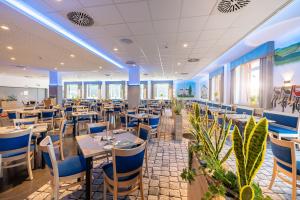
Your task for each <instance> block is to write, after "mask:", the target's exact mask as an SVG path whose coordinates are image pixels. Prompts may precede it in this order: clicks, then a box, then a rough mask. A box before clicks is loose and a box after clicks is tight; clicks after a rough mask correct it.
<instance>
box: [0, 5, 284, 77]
mask: <svg viewBox="0 0 300 200" xmlns="http://www.w3.org/2000/svg"><path fill="white" fill-rule="evenodd" d="M1 1H2V2H4V1H5V0H0V2H1ZM20 1H21V0H20ZM22 2H23V3H25V4H27V5H29V6H31V7H32V8H34V9H35V10H37V11H38V12H40V13H42V14H43V15H45V16H47V17H48V18H50V19H51V20H53V21H55V22H56V23H58V24H60V25H61V26H63V27H64V28H65V29H67V30H68V31H70V32H71V33H73V34H74V35H76V36H78V37H80V38H81V39H82V40H84V41H86V42H87V43H89V44H90V45H92V46H93V47H95V48H96V49H99V50H101V51H103V52H106V53H107V55H109V56H110V57H111V58H112V59H114V60H116V61H120V62H121V63H122V65H124V66H125V68H126V67H130V66H131V65H135V64H136V65H139V66H140V67H141V73H142V79H150V78H151V79H188V78H191V77H193V76H194V75H195V74H198V73H199V72H201V70H202V69H203V68H205V67H206V66H207V65H209V64H210V63H211V62H213V61H214V60H215V59H217V58H218V57H219V56H220V55H222V54H223V53H224V52H226V51H227V50H228V49H229V48H230V47H232V46H233V45H234V44H236V43H237V42H238V41H240V40H241V39H242V38H244V37H245V36H246V35H247V34H248V33H250V32H251V31H253V30H254V29H255V28H256V27H257V26H258V25H260V24H261V23H263V22H264V21H265V20H267V19H268V18H270V17H271V16H273V15H274V14H275V13H276V12H278V11H279V10H280V9H282V8H283V7H284V6H285V5H286V4H287V3H289V2H290V0H276V1H274V0H263V1H261V0H249V1H247V4H245V5H243V6H240V7H239V8H238V9H235V8H234V7H233V8H232V11H230V12H229V11H228V12H222V11H221V10H220V5H223V8H222V9H223V11H224V10H226V9H227V10H228V9H230V6H231V7H232V6H234V5H229V4H227V5H225V4H224V2H226V1H224V0H39V1H36V0H22ZM231 2H239V1H237V0H235V1H231ZM222 3H223V4H222ZM226 6H227V7H226ZM228 6H229V7H228ZM70 12H77V13H81V14H82V15H78V16H74V17H75V18H74V19H75V20H77V21H78V23H82V24H84V23H90V22H91V21H86V18H84V17H82V16H85V15H86V16H88V17H89V18H90V20H92V21H93V23H91V24H90V25H89V26H80V25H78V24H75V23H74V22H72V21H70V20H69V18H70V17H69V18H68V14H69V13H70ZM69 15H70V14H69ZM76 17H77V18H76ZM0 25H7V26H8V27H9V30H1V29H0V38H1V39H0V46H1V48H0V49H1V50H0V68H1V69H3V70H4V69H14V68H16V70H22V69H21V68H17V67H16V66H23V68H26V69H28V70H30V69H34V70H37V71H38V70H39V69H40V72H36V73H41V74H45V73H47V71H48V70H59V71H62V72H64V73H65V75H66V76H68V73H70V74H71V75H69V77H74V79H76V77H86V78H87V79H89V76H90V77H93V78H92V79H94V77H95V79H97V77H98V78H99V79H101V78H105V79H110V80H113V79H116V80H117V79H118V80H123V79H124V80H126V79H127V72H126V70H124V69H120V68H118V67H116V66H114V65H113V64H111V63H110V62H107V61H105V60H104V59H102V58H101V57H99V56H97V55H95V54H93V53H91V52H90V51H87V50H86V49H85V48H83V47H81V46H78V45H77V44H76V43H73V42H72V41H70V40H68V39H66V38H65V37H62V36H61V35H59V34H57V33H56V32H54V31H53V30H49V29H47V28H45V27H44V26H42V25H41V24H39V23H37V22H36V21H35V20H32V19H31V18H28V17H27V16H25V15H23V14H21V13H19V12H17V11H16V10H14V9H12V8H10V7H8V6H7V5H5V4H3V3H2V4H0ZM8 46H11V47H13V49H12V50H9V49H7V47H8ZM72 55H73V56H72ZM12 58H15V59H12ZM189 61H194V62H189ZM126 63H129V64H126ZM23 71H26V70H22V71H20V73H22V72H23ZM74 74H75V75H74ZM76 74H77V75H76ZM107 75H109V76H107ZM41 76H42V75H41ZM108 77H109V78H108Z"/></svg>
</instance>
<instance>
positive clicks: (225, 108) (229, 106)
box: [221, 104, 232, 111]
mask: <svg viewBox="0 0 300 200" xmlns="http://www.w3.org/2000/svg"><path fill="white" fill-rule="evenodd" d="M221 109H224V110H227V111H232V106H231V105H225V104H222V106H221Z"/></svg>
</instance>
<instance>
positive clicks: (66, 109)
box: [65, 106, 73, 112]
mask: <svg viewBox="0 0 300 200" xmlns="http://www.w3.org/2000/svg"><path fill="white" fill-rule="evenodd" d="M72 111H73V108H72V106H67V107H66V108H65V112H72Z"/></svg>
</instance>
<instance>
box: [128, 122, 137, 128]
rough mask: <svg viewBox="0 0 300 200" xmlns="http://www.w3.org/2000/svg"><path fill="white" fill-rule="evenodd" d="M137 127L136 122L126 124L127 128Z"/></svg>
mask: <svg viewBox="0 0 300 200" xmlns="http://www.w3.org/2000/svg"><path fill="white" fill-rule="evenodd" d="M137 125H138V123H137V122H129V123H128V124H127V127H136V126H137Z"/></svg>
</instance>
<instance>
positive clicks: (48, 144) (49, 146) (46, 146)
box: [40, 136, 85, 200]
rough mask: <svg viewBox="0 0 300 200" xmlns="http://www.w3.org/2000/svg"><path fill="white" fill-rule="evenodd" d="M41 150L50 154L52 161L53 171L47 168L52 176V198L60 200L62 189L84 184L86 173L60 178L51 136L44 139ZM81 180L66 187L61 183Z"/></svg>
mask: <svg viewBox="0 0 300 200" xmlns="http://www.w3.org/2000/svg"><path fill="white" fill-rule="evenodd" d="M40 150H41V151H42V152H46V153H49V156H50V160H51V164H52V169H51V168H49V167H47V168H48V169H49V171H50V174H51V180H50V181H51V184H50V185H51V188H52V190H53V192H52V193H51V198H53V199H54V200H58V199H59V190H60V189H68V188H70V187H73V186H75V185H81V184H83V183H84V176H85V172H80V173H77V174H73V175H71V176H65V177H59V172H58V164H57V160H56V157H55V152H54V147H53V143H52V141H51V138H50V137H49V136H47V137H46V138H45V139H43V140H42V141H41V143H40ZM74 179H75V180H76V181H77V180H79V181H78V182H74V183H71V184H68V185H64V186H60V184H59V182H60V181H61V182H69V181H72V180H74Z"/></svg>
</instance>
